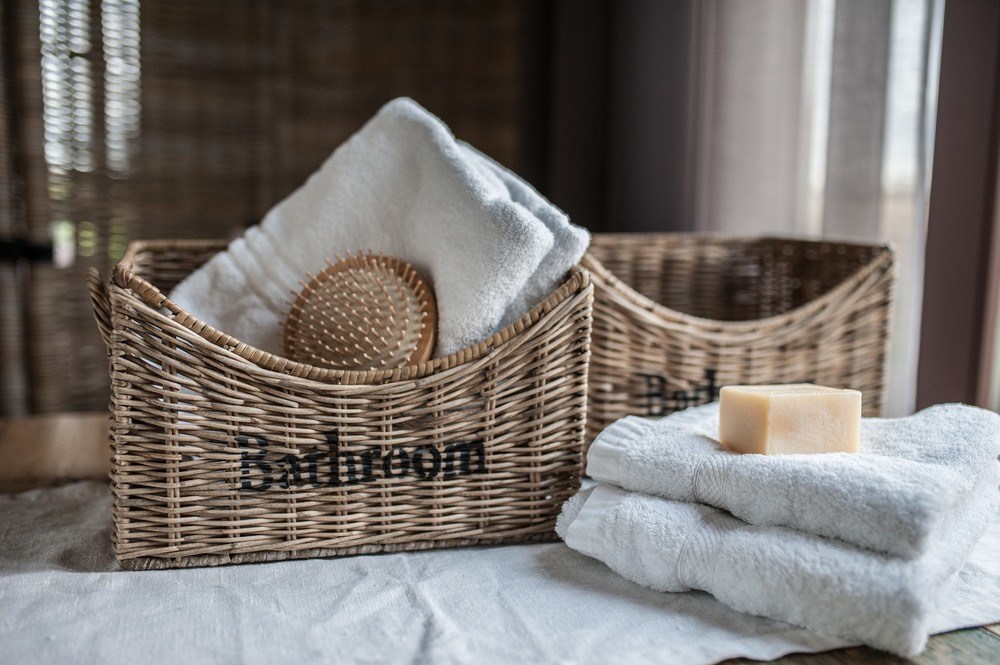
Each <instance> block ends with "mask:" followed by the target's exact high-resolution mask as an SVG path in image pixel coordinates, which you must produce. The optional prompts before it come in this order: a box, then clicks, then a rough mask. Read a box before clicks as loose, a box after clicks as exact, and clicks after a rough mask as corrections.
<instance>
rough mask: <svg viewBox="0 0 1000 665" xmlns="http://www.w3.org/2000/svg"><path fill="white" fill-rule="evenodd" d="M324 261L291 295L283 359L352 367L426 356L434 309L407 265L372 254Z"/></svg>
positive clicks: (420, 359)
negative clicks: (293, 297)
mask: <svg viewBox="0 0 1000 665" xmlns="http://www.w3.org/2000/svg"><path fill="white" fill-rule="evenodd" d="M338 258H339V257H338ZM326 264H327V267H326V268H325V269H324V270H322V271H320V272H319V273H318V274H316V275H315V276H312V275H309V276H307V279H306V281H305V283H303V286H302V290H301V291H299V292H298V293H297V294H296V295H295V299H294V301H293V303H292V306H291V309H290V310H289V312H288V318H287V319H286V320H285V328H284V350H285V356H286V357H288V358H290V359H291V360H294V361H296V362H302V363H308V364H310V365H316V366H318V367H326V368H331V369H354V370H366V369H394V368H396V367H401V366H403V365H412V364H416V363H421V362H424V361H426V360H428V359H429V358H430V357H431V352H432V351H433V350H434V337H435V332H436V329H437V306H436V303H435V301H434V294H433V293H432V291H431V289H430V287H428V286H427V284H426V283H425V282H424V281H423V280H422V279H421V278H420V275H418V274H417V271H416V270H414V269H413V267H412V266H411V265H410V264H408V263H406V262H405V261H402V260H400V259H397V258H393V257H388V256H375V255H372V254H359V255H355V256H350V257H348V258H346V259H343V260H338V261H337V262H336V263H331V262H330V261H327V262H326Z"/></svg>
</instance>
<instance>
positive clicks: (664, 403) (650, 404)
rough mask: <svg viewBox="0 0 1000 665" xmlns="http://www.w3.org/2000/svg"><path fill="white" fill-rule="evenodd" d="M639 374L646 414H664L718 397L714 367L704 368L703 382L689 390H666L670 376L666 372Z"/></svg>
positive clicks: (716, 375) (698, 404) (653, 415)
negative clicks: (644, 388) (642, 381)
mask: <svg viewBox="0 0 1000 665" xmlns="http://www.w3.org/2000/svg"><path fill="white" fill-rule="evenodd" d="M639 376H641V377H642V378H643V380H644V383H645V387H646V390H645V392H644V393H642V398H643V406H644V407H645V415H647V416H652V417H660V416H666V415H668V414H671V413H673V412H674V411H680V410H682V409H686V408H688V407H690V406H700V405H702V404H708V403H709V402H714V401H715V400H717V399H718V398H719V385H718V378H717V377H718V371H717V370H715V369H706V370H705V373H704V383H702V384H699V385H696V386H695V387H694V388H693V389H691V390H670V391H668V390H667V386H668V385H669V384H670V377H669V376H667V375H666V374H644V373H640V374H639Z"/></svg>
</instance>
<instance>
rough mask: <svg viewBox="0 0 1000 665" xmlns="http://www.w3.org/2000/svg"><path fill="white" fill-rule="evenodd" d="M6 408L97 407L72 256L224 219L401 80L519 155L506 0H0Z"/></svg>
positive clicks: (254, 206)
mask: <svg viewBox="0 0 1000 665" xmlns="http://www.w3.org/2000/svg"><path fill="white" fill-rule="evenodd" d="M0 12H2V18H3V25H4V29H3V42H2V44H0V58H2V63H0V64H2V66H0V77H3V78H0V94H2V101H3V108H4V113H3V114H0V178H2V179H3V181H4V182H6V183H9V186H8V187H6V188H5V189H4V191H3V192H0V240H6V241H13V240H18V241H21V242H26V243H29V244H34V245H38V246H41V245H46V244H48V243H50V242H51V243H52V244H53V247H54V258H55V261H54V262H49V261H39V260H31V261H29V260H27V259H26V258H21V259H17V260H9V259H8V260H4V261H3V262H2V263H0V317H2V319H0V359H2V363H3V364H2V370H0V415H3V414H7V415H12V414H18V413H24V412H27V411H58V410H79V409H93V408H102V407H103V405H104V404H106V400H107V370H106V364H105V357H104V351H103V349H102V346H101V343H100V340H99V339H98V336H97V334H96V330H95V326H94V324H93V321H92V318H91V314H90V310H89V302H88V300H87V297H86V293H85V289H84V287H83V274H84V273H85V271H86V270H87V269H88V268H89V267H91V266H97V267H99V268H100V269H101V270H107V268H108V266H109V265H110V264H111V263H113V262H114V261H116V260H117V259H118V258H120V256H121V254H122V252H123V251H124V248H125V245H126V244H127V243H128V242H129V241H130V240H132V239H134V238H208V237H219V236H226V235H232V234H234V233H236V232H238V231H239V230H241V229H242V228H244V227H245V226H246V225H248V224H250V223H253V222H254V221H256V220H259V219H260V217H261V216H262V215H263V214H264V213H265V212H266V211H267V209H268V208H270V207H271V206H272V205H273V204H274V203H276V202H277V201H278V200H280V199H281V198H282V197H284V196H285V195H287V194H288V193H290V192H291V191H292V190H293V189H294V188H295V187H296V186H297V185H298V184H299V183H301V182H302V181H303V180H304V179H305V178H306V177H307V176H308V175H309V174H310V173H311V172H312V171H313V170H315V169H316V167H317V166H318V165H319V164H320V163H321V162H322V160H323V159H324V158H325V157H326V156H327V155H328V154H329V153H330V151H331V150H332V149H333V148H334V147H336V146H337V145H339V144H340V143H341V142H342V141H343V140H344V139H345V138H347V137H348V136H349V135H350V134H351V133H352V132H353V131H355V130H356V129H358V128H359V127H360V125H361V124H362V123H363V122H364V121H365V120H366V119H367V118H369V117H370V116H371V115H372V114H373V113H374V112H375V111H376V110H377V109H378V108H379V106H381V105H382V104H383V103H384V102H386V101H387V100H389V99H391V98H393V97H396V96H399V95H409V96H412V97H414V98H416V99H417V100H419V101H420V102H421V103H422V104H423V105H425V106H426V107H427V108H428V109H430V110H431V111H432V112H434V113H436V114H437V115H439V116H440V117H441V118H442V119H443V120H444V121H445V122H447V123H448V124H449V125H450V126H451V127H452V128H453V130H454V131H455V133H456V135H457V136H459V137H460V138H462V139H464V140H467V141H469V142H470V143H472V144H474V145H476V146H477V147H478V148H480V149H482V150H483V151H485V152H486V153H488V154H490V155H492V156H493V157H495V158H496V159H498V160H499V161H501V162H502V163H505V164H508V165H510V166H512V167H514V168H518V163H519V160H520V159H521V158H522V157H523V155H522V154H520V151H519V149H518V146H519V141H520V136H521V132H522V126H521V121H520V119H519V118H521V114H520V110H521V105H522V103H523V102H524V100H523V99H522V88H523V86H522V85H521V78H522V76H523V71H524V67H525V66H526V65H528V64H530V63H526V62H524V61H523V60H524V56H523V53H524V48H523V46H524V44H523V41H524V37H523V36H522V34H523V32H524V31H523V30H522V29H521V27H522V25H521V21H522V19H523V16H522V13H523V12H524V6H523V4H522V3H520V2H518V1H517V0H482V1H476V2H461V3H459V2H445V1H443V0H433V1H427V2H417V1H406V0H391V1H385V2H378V3H367V2H350V1H346V0H298V1H296V2H281V1H280V0H246V1H237V0H215V1H213V2H203V1H200V0H179V1H171V2H141V1H140V0H0Z"/></svg>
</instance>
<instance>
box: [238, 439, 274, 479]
mask: <svg viewBox="0 0 1000 665" xmlns="http://www.w3.org/2000/svg"><path fill="white" fill-rule="evenodd" d="M251 441H253V442H255V443H256V446H251V445H250V444H251ZM236 443H237V444H239V446H240V448H251V449H255V448H256V449H258V450H259V451H260V452H258V453H257V454H251V452H250V451H249V450H243V451H241V452H240V488H241V489H245V490H256V491H258V492H263V491H264V490H266V489H269V488H270V487H271V483H272V482H274V481H273V479H272V478H271V465H270V464H269V463H268V462H266V461H265V459H266V457H267V439H265V438H264V437H261V436H243V435H240V436H237V437H236ZM253 467H256V468H257V469H258V470H259V471H260V476H261V480H260V484H259V485H254V484H253V481H252V480H251V476H252V475H254V474H252V472H251V469H252V468H253Z"/></svg>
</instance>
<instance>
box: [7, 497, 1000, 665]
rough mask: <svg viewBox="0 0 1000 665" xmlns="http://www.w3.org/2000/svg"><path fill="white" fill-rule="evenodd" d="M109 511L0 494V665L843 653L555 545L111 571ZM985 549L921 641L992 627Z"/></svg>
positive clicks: (997, 602)
mask: <svg viewBox="0 0 1000 665" xmlns="http://www.w3.org/2000/svg"><path fill="white" fill-rule="evenodd" d="M110 504H111V494H110V490H109V488H108V486H107V483H100V482H85V483H75V484H72V485H66V486H63V487H59V488H54V489H40V490H33V491H30V492H25V493H21V494H15V495H0V600H2V602H0V644H3V646H4V659H5V660H7V661H10V662H12V663H26V664H31V663H54V662H74V663H97V662H100V663H108V664H116V663H128V664H132V663H136V662H142V663H150V664H152V665H156V664H159V663H176V662H184V663H195V664H198V663H218V662H242V663H248V664H250V665H255V664H257V663H273V662H275V661H277V660H279V659H284V660H287V659H288V658H289V657H293V658H295V659H296V661H297V662H301V663H327V662H338V663H371V662H435V663H446V664H447V663H470V662H475V663H477V664H481V665H492V664H494V663H496V664H500V663H513V662H517V663H567V662H572V663H579V664H580V665H590V664H595V665H596V664H602V665H603V664H605V663H609V662H614V663H626V664H637V665H645V664H652V663H664V662H670V663H679V664H684V663H687V664H691V665H700V664H706V663H714V662H718V661H720V660H725V659H727V658H734V657H739V656H745V657H748V658H755V659H761V660H767V659H772V658H777V657H779V656H782V655H784V654H787V653H793V652H816V651H825V650H829V649H835V648H840V647H844V646H848V645H850V644H852V642H851V641H850V640H846V639H842V638H836V637H832V636H830V635H825V634H821V633H817V632H814V631H810V630H806V629H804V628H798V627H795V626H792V625H789V624H787V623H782V622H779V621H773V620H769V619H764V618H761V617H756V616H751V615H749V614H744V613H740V612H737V611H735V610H733V609H730V608H728V607H726V606H725V605H723V604H722V603H720V602H719V601H717V600H715V599H714V598H712V597H711V596H710V595H708V594H707V593H703V592H686V593H674V594H667V593H660V592H658V591H653V590H651V589H646V588H643V587H641V586H639V585H637V584H635V583H633V582H630V581H628V580H626V579H625V578H623V577H621V576H620V575H617V574H616V573H614V572H612V571H610V570H609V569H608V568H607V566H605V565H604V564H603V563H601V562H599V561H597V560H595V559H592V558H589V557H586V556H584V555H582V554H579V553H577V552H574V551H573V550H571V549H570V548H568V547H566V545H564V544H563V543H548V544H525V545H508V546H500V547H476V548H458V549H450V550H428V551H420V552H408V553H394V554H378V555H363V556H355V557H344V558H337V559H308V560H299V561H283V562H275V563H266V564H249V565H240V566H224V567H218V568H192V569H183V570H158V571H144V572H134V571H123V570H119V569H118V568H117V566H116V564H115V562H114V556H113V552H112V548H111V543H110V535H111V534H110V532H111V505H110ZM998 517H1000V516H998ZM997 552H1000V519H997V520H995V521H994V522H993V524H992V526H991V528H990V530H989V532H988V533H987V535H986V536H985V537H984V539H983V540H982V541H981V542H980V543H979V545H978V546H977V548H976V550H975V551H974V552H973V554H972V555H971V556H970V558H969V560H968V561H967V562H966V565H965V567H964V568H963V569H962V571H961V573H960V574H959V575H958V576H957V577H956V579H955V582H954V583H953V584H952V585H950V586H949V587H948V588H947V589H946V591H945V594H944V596H943V597H942V598H941V601H940V602H939V603H938V606H937V608H936V610H935V612H934V614H933V617H932V620H931V629H932V630H933V631H934V632H941V631H946V630H953V629H957V628H963V627H967V626H973V625H981V624H984V623H992V622H995V621H997V620H1000V557H997V556H996V554H997ZM626 634H627V635H628V639H622V635H626Z"/></svg>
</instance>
